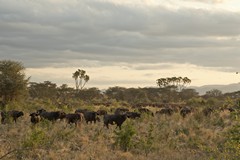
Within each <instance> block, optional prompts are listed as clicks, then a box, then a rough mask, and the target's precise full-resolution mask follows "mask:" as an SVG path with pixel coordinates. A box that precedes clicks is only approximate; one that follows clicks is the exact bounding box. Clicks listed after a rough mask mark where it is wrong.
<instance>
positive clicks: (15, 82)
mask: <svg viewBox="0 0 240 160" xmlns="http://www.w3.org/2000/svg"><path fill="white" fill-rule="evenodd" d="M24 70H25V67H24V66H23V64H22V63H21V62H17V61H11V60H2V61H0V97H1V99H2V101H3V102H4V103H8V102H9V101H12V100H14V99H17V98H19V97H20V96H22V95H24V94H25V93H27V83H28V81H29V79H30V77H29V78H26V75H25V73H24Z"/></svg>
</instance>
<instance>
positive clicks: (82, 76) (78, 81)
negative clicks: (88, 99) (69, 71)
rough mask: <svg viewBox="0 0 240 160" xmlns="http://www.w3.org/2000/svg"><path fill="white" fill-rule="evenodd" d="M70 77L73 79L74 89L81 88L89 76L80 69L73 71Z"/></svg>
mask: <svg viewBox="0 0 240 160" xmlns="http://www.w3.org/2000/svg"><path fill="white" fill-rule="evenodd" d="M72 77H73V78H74V79H75V85H76V90H79V89H80V90H82V89H83V88H84V86H85V84H86V83H87V82H88V81H89V79H90V77H89V76H88V75H87V74H86V71H84V70H81V69H78V70H77V71H75V72H74V73H73V76H72Z"/></svg>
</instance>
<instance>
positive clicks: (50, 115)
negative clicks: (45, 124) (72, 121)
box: [37, 109, 66, 121]
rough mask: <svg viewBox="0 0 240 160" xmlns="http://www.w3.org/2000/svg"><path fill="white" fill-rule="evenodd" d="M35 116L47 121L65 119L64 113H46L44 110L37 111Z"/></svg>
mask: <svg viewBox="0 0 240 160" xmlns="http://www.w3.org/2000/svg"><path fill="white" fill-rule="evenodd" d="M37 114H39V115H40V117H41V118H44V119H47V120H49V121H56V120H58V119H63V118H65V115H66V113H64V112H62V111H52V112H47V111H46V110H45V109H40V110H38V111H37Z"/></svg>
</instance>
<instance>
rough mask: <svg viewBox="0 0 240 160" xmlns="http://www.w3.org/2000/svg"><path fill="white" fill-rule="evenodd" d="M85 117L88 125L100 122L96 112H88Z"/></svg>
mask: <svg viewBox="0 0 240 160" xmlns="http://www.w3.org/2000/svg"><path fill="white" fill-rule="evenodd" d="M83 115H84V119H85V121H86V123H87V124H88V122H90V123H92V122H94V123H96V121H98V122H100V119H99V117H97V112H94V111H87V112H84V113H83Z"/></svg>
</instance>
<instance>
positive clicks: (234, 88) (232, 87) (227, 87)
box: [188, 83, 240, 95]
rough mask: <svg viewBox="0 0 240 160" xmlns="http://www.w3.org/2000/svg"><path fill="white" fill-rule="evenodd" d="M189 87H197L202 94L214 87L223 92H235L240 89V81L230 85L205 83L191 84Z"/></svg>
mask: <svg viewBox="0 0 240 160" xmlns="http://www.w3.org/2000/svg"><path fill="white" fill-rule="evenodd" d="M188 88H192V89H195V90H196V91H197V92H198V93H199V94H200V95H203V94H205V93H206V92H207V91H210V90H212V89H218V90H220V91H222V93H229V92H235V91H239V90H240V83H233V84H228V85H204V86H200V87H195V86H190V87H188Z"/></svg>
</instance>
